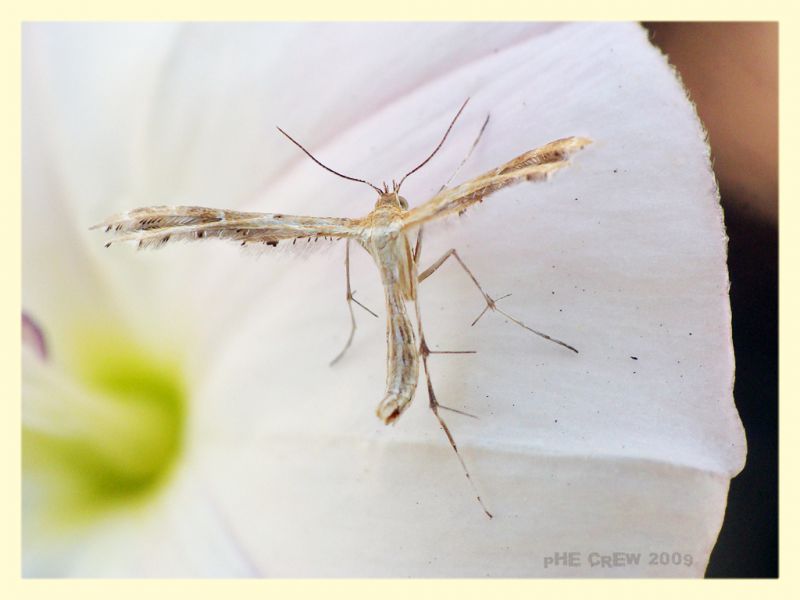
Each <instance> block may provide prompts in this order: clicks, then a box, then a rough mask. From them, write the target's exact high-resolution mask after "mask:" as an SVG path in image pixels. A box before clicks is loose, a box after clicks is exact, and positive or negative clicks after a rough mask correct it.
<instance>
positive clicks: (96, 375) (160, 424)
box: [23, 331, 187, 520]
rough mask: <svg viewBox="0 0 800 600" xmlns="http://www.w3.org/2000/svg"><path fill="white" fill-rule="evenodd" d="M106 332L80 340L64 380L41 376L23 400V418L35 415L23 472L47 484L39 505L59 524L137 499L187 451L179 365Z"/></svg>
mask: <svg viewBox="0 0 800 600" xmlns="http://www.w3.org/2000/svg"><path fill="white" fill-rule="evenodd" d="M109 334H110V332H108V331H104V332H102V334H94V335H87V332H86V331H84V332H82V333H81V335H80V338H79V343H78V344H76V345H75V352H74V354H73V356H71V357H70V358H71V359H72V361H71V363H72V364H71V365H70V366H69V367H68V368H67V369H66V371H68V374H66V375H64V376H63V377H58V376H42V377H40V380H39V381H36V382H35V385H31V386H30V388H31V390H32V391H30V393H25V394H24V395H23V397H24V403H25V404H24V405H23V406H24V413H26V412H28V413H33V414H34V418H30V419H29V418H26V419H25V427H24V429H23V468H24V469H25V470H26V476H27V475H28V474H32V475H34V477H36V476H37V475H38V477H39V480H40V481H41V482H42V483H45V484H47V485H48V486H49V487H48V489H49V490H50V492H49V493H47V494H46V495H45V496H44V497H43V498H42V500H41V501H43V502H47V504H48V508H50V509H53V512H54V516H58V517H62V518H64V517H68V518H70V520H73V519H81V518H89V517H91V516H94V515H96V514H97V512H98V511H99V510H102V509H106V508H111V507H112V506H119V505H120V504H130V503H132V502H137V501H141V500H142V499H144V498H146V497H148V496H149V495H151V494H152V493H153V492H154V491H156V490H157V489H158V488H159V487H160V485H161V484H162V483H163V482H164V481H165V479H166V478H167V476H168V475H169V473H170V472H171V470H172V467H173V466H174V465H175V463H176V460H177V458H178V457H179V455H180V452H181V448H182V442H183V437H184V426H185V422H186V404H187V403H186V390H185V387H184V381H183V378H182V376H181V371H180V368H179V366H178V362H177V361H170V360H168V359H164V358H163V357H156V356H154V354H153V353H148V352H147V351H145V350H144V349H143V348H141V347H137V346H135V345H132V344H131V339H130V338H128V337H125V336H120V335H116V336H115V335H109ZM56 360H57V359H56ZM43 368H44V369H46V368H51V369H53V368H55V367H52V366H50V367H43ZM52 486H55V488H54V487H52ZM53 490H56V491H55V492H54V491H53Z"/></svg>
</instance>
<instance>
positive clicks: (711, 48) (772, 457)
mask: <svg viewBox="0 0 800 600" xmlns="http://www.w3.org/2000/svg"><path fill="white" fill-rule="evenodd" d="M644 26H645V27H647V29H648V30H649V31H650V36H651V40H652V41H653V43H655V44H656V45H657V46H659V47H660V48H661V50H662V51H663V52H664V53H665V54H666V55H667V56H668V57H669V60H670V62H671V63H672V65H674V66H675V68H676V69H677V70H678V72H679V73H680V76H681V77H682V79H683V83H684V85H685V86H686V88H687V90H688V91H689V95H690V97H691V99H692V101H693V102H694V103H695V104H696V106H697V112H698V114H699V115H700V119H701V120H702V121H703V124H704V125H705V127H706V129H707V131H708V137H709V142H710V145H711V154H712V159H713V161H714V170H715V172H716V174H717V179H718V180H719V187H720V195H721V199H722V206H723V209H724V211H725V224H726V226H727V230H728V237H729V243H728V269H729V272H730V279H731V310H732V313H733V345H734V350H735V353H736V383H735V386H734V398H735V401H736V406H737V407H738V409H739V414H740V415H741V418H742V422H743V423H744V428H745V431H746V434H747V444H748V454H747V464H746V465H745V468H744V470H743V471H742V472H741V473H740V474H739V476H738V477H736V478H735V479H734V480H733V481H732V482H731V488H730V493H729V497H728V508H727V513H726V515H725V521H724V523H723V526H722V531H721V532H720V536H719V540H718V542H717V546H716V548H715V549H714V552H713V553H712V555H711V560H710V562H709V565H708V570H707V571H706V576H707V577H777V576H778V24H777V23H652V22H651V23H644Z"/></svg>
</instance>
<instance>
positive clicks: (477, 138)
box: [439, 114, 489, 192]
mask: <svg viewBox="0 0 800 600" xmlns="http://www.w3.org/2000/svg"><path fill="white" fill-rule="evenodd" d="M488 124H489V115H488V114H487V115H486V118H485V119H484V121H483V125H481V130H480V131H479V132H478V135H477V137H476V138H475V141H474V142H472V146H470V148H469V151H468V152H467V155H466V156H465V157H464V159H463V160H462V161H461V163H460V164H459V165H458V167H456V170H455V171H453V174H452V175H450V178H449V179H448V180H447V181H445V182H444V185H442V187H440V188H439V191H440V192H441V191H442V190H443V189H444V188H446V187H447V186H448V185H450V182H451V181H453V179H455V177H456V175H458V173H459V172H460V171H461V167H463V166H464V164H465V163H466V162H467V161H468V160H469V157H470V156H472V152H473V150H475V146H477V145H478V142H480V141H481V137H482V136H483V132H484V131H485V130H486V126H487V125H488Z"/></svg>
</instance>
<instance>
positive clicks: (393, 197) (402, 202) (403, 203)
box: [375, 191, 408, 210]
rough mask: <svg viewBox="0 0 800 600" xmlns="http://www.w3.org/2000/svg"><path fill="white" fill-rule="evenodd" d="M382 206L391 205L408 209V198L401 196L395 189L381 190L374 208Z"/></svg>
mask: <svg viewBox="0 0 800 600" xmlns="http://www.w3.org/2000/svg"><path fill="white" fill-rule="evenodd" d="M383 206H393V207H396V208H397V207H399V208H402V209H403V210H408V200H406V199H405V198H403V197H402V196H401V195H400V194H398V193H397V192H396V191H391V192H388V191H384V192H381V195H380V196H378V201H377V202H376V203H375V208H380V207H383Z"/></svg>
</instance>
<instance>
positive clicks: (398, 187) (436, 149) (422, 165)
mask: <svg viewBox="0 0 800 600" xmlns="http://www.w3.org/2000/svg"><path fill="white" fill-rule="evenodd" d="M467 102H469V98H467V99H466V100H464V104H462V105H461V108H459V109H458V112H457V113H456V116H455V117H453V120H452V121H450V126H449V127H448V128H447V131H445V132H444V137H442V141H441V142H439V145H438V146H436V148H434V149H433V152H431V155H430V156H429V157H428V158H426V159H425V160H423V161H422V162H421V163H419V164H418V165H417V166H416V167H414V168H413V169H411V170H410V171H409V172H408V173H406V174H405V175H403V178H402V179H401V180H400V183H398V184H397V189H396V190H395V191H397V192H399V191H400V186H401V185H403V182H404V181H405V180H406V177H408V176H409V175H411V174H412V173H416V172H417V171H419V170H420V169H421V168H422V167H424V166H425V165H426V164H427V162H428V161H429V160H430V159H432V158H433V157H434V155H435V154H436V153H437V152H438V151H439V148H441V147H442V145H443V144H444V141H445V140H446V139H447V136H448V135H449V134H450V130H451V129H452V128H453V125H455V124H456V121H457V120H458V117H460V116H461V112H462V111H463V110H464V107H465V106H466V105H467ZM295 143H296V142H295Z"/></svg>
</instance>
